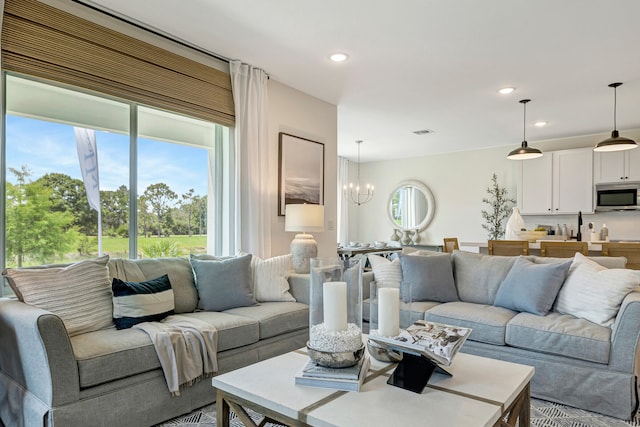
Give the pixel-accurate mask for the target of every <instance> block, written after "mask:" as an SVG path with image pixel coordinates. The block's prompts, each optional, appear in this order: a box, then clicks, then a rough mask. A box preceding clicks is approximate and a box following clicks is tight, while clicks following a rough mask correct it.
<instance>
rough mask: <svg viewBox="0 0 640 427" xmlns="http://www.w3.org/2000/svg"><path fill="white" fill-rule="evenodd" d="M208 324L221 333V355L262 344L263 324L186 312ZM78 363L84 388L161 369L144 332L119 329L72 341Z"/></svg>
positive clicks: (247, 319)
mask: <svg viewBox="0 0 640 427" xmlns="http://www.w3.org/2000/svg"><path fill="white" fill-rule="evenodd" d="M183 316H187V317H189V316H193V317H196V318H198V319H200V320H203V321H206V322H208V323H210V324H212V325H213V326H215V327H216V329H217V330H218V352H222V351H225V350H229V349H233V348H238V347H242V346H245V345H249V344H252V343H255V342H257V341H258V334H259V325H258V322H256V321H255V320H253V319H250V318H248V317H244V316H235V315H232V314H228V313H219V312H197V313H185V314H183ZM71 345H72V347H73V352H74V354H75V357H76V360H77V362H78V373H79V375H80V387H82V388H86V387H92V386H95V385H98V384H102V383H106V382H109V381H113V380H117V379H120V378H125V377H129V376H131V375H135V374H140V373H143V372H147V371H151V370H153V369H160V361H159V360H158V356H157V355H156V350H155V348H154V346H153V344H152V343H151V340H150V339H149V336H148V335H147V334H146V333H145V332H144V331H142V330H139V329H135V328H129V329H121V330H117V329H115V328H112V329H106V330H100V331H95V332H90V333H86V334H82V335H77V336H74V337H72V338H71Z"/></svg>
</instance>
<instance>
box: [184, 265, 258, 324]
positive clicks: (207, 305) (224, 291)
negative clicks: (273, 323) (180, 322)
mask: <svg viewBox="0 0 640 427" xmlns="http://www.w3.org/2000/svg"><path fill="white" fill-rule="evenodd" d="M191 266H192V267H193V275H194V277H195V282H196V288H197V289H198V297H199V300H198V308H199V309H201V310H207V311H224V310H228V309H230V308H236V307H247V306H251V305H255V304H256V300H255V299H254V297H253V292H252V283H251V254H247V255H242V256H238V257H234V258H227V259H220V260H198V259H195V258H193V257H192V258H191Z"/></svg>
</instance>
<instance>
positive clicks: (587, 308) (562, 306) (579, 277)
mask: <svg viewBox="0 0 640 427" xmlns="http://www.w3.org/2000/svg"><path fill="white" fill-rule="evenodd" d="M638 286H640V272H639V271H635V270H627V269H621V268H606V267H603V266H601V265H600V264H598V263H596V262H595V261H591V260H590V259H588V258H587V257H585V256H584V255H582V254H581V253H576V255H575V257H574V259H573V264H572V265H571V268H570V269H569V275H568V276H567V280H565V283H564V285H563V286H562V289H560V292H559V293H558V299H557V301H556V305H555V311H557V312H559V313H563V314H571V315H573V316H575V317H580V318H583V319H587V320H590V321H592V322H594V323H597V324H598V325H602V326H611V325H612V324H613V321H614V319H615V317H616V315H617V314H618V310H619V309H620V304H622V300H623V299H624V297H625V296H627V294H628V293H629V292H631V291H632V290H633V289H635V288H636V287H638Z"/></svg>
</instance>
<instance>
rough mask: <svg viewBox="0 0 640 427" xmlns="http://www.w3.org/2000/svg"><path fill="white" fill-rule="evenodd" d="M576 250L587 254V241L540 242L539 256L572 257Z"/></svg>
mask: <svg viewBox="0 0 640 427" xmlns="http://www.w3.org/2000/svg"><path fill="white" fill-rule="evenodd" d="M576 252H580V253H581V254H582V255H584V256H588V255H589V243H587V242H546V241H542V242H540V256H546V257H556V258H573V257H574V256H575V254H576Z"/></svg>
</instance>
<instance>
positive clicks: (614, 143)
mask: <svg viewBox="0 0 640 427" xmlns="http://www.w3.org/2000/svg"><path fill="white" fill-rule="evenodd" d="M637 147H638V144H637V143H636V142H635V141H634V140H633V139H629V138H625V137H624V136H620V134H619V133H618V131H617V130H614V131H613V132H611V138H607V139H605V140H604V141H600V142H599V143H598V145H596V147H595V148H594V149H593V151H600V152H603V151H605V152H606V151H623V150H631V149H633V148H637Z"/></svg>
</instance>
